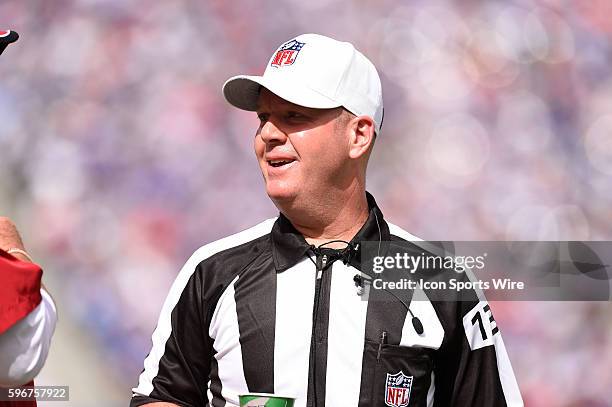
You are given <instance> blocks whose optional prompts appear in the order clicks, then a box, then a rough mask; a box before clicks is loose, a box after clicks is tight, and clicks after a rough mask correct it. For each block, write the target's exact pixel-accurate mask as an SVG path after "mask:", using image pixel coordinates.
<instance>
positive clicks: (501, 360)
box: [494, 335, 524, 407]
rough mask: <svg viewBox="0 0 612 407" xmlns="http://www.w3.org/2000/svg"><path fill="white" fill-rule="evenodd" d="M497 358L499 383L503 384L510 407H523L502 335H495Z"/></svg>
mask: <svg viewBox="0 0 612 407" xmlns="http://www.w3.org/2000/svg"><path fill="white" fill-rule="evenodd" d="M494 341H495V356H496V359H497V371H498V372H499V381H500V382H501V385H502V389H503V391H504V397H505V398H506V404H507V406H508V407H523V405H524V404H523V398H522V397H521V391H520V390H519V387H518V383H517V382H516V377H515V376H514V371H513V370H512V365H511V364H510V358H508V352H506V345H504V340H503V339H502V337H501V335H495V339H494Z"/></svg>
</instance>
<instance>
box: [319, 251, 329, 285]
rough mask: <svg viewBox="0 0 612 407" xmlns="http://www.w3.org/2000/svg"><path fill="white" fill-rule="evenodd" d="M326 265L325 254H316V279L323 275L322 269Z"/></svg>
mask: <svg viewBox="0 0 612 407" xmlns="http://www.w3.org/2000/svg"><path fill="white" fill-rule="evenodd" d="M326 265H327V254H322V255H320V256H317V280H318V279H320V278H321V276H322V275H323V269H324V268H325V266H326Z"/></svg>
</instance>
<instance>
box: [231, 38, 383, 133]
mask: <svg viewBox="0 0 612 407" xmlns="http://www.w3.org/2000/svg"><path fill="white" fill-rule="evenodd" d="M262 86H263V87H265V88H266V89H268V90H269V91H270V92H272V93H274V94H275V95H277V96H279V97H281V98H283V99H285V100H287V101H289V102H291V103H294V104H296V105H300V106H304V107H311V108H318V109H330V108H334V107H339V106H343V107H344V108H346V109H347V110H348V111H349V112H351V113H353V114H355V115H357V116H361V115H365V116H370V117H371V118H372V119H373V120H374V124H375V130H376V134H380V127H381V125H382V120H383V100H382V87H381V84H380V77H379V76H378V72H376V68H375V67H374V64H372V62H370V60H369V59H368V58H366V57H365V56H364V55H363V54H362V53H361V52H359V51H357V50H356V49H355V47H354V46H353V44H351V43H349V42H341V41H337V40H334V39H332V38H329V37H325V36H323V35H319V34H302V35H300V36H298V37H295V38H293V39H292V40H289V41H287V42H285V43H284V44H282V45H281V46H280V47H278V49H277V50H276V51H275V52H274V54H273V55H272V57H271V58H270V61H269V62H268V65H267V66H266V70H265V72H264V74H263V76H249V75H238V76H234V77H232V78H230V79H228V80H227V81H226V82H225V84H223V95H224V96H225V99H227V101H228V102H229V103H230V104H232V105H234V106H236V107H237V108H239V109H243V110H249V111H256V110H257V100H258V98H259V91H260V89H261V87H262Z"/></svg>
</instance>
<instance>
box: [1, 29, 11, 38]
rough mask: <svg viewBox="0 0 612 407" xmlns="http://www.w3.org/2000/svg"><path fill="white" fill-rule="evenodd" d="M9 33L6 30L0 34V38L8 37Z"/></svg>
mask: <svg viewBox="0 0 612 407" xmlns="http://www.w3.org/2000/svg"><path fill="white" fill-rule="evenodd" d="M10 33H11V30H7V31H6V32H5V33H4V34H0V38H3V37H8V36H9V35H10Z"/></svg>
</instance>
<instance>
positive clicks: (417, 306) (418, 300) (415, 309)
mask: <svg viewBox="0 0 612 407" xmlns="http://www.w3.org/2000/svg"><path fill="white" fill-rule="evenodd" d="M410 310H411V311H412V313H413V314H414V316H415V317H417V318H419V320H420V321H421V323H422V324H423V333H422V334H421V335H419V334H417V333H416V331H415V330H414V326H413V325H412V316H411V315H410V313H407V314H406V319H405V321H404V326H403V327H402V339H401V340H400V346H422V347H424V348H431V349H439V348H440V345H442V340H443V339H444V328H443V327H442V323H441V322H440V319H438V314H436V310H435V309H434V307H433V305H431V302H430V301H429V298H427V294H425V292H424V291H423V290H421V289H417V290H414V294H413V296H412V301H411V302H410Z"/></svg>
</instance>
